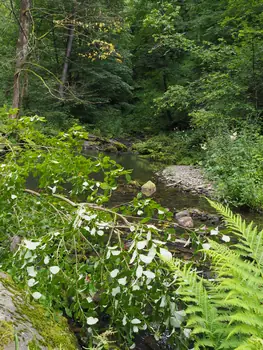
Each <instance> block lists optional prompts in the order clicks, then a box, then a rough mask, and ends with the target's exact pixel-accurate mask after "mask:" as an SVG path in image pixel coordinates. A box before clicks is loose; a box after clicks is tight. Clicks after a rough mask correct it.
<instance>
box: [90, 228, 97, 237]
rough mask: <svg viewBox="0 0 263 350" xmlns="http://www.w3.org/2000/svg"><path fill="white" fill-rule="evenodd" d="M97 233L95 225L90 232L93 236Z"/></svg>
mask: <svg viewBox="0 0 263 350" xmlns="http://www.w3.org/2000/svg"><path fill="white" fill-rule="evenodd" d="M95 233H96V229H95V227H93V228H92V229H91V231H90V234H91V236H95Z"/></svg>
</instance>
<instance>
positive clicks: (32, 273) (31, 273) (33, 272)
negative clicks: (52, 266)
mask: <svg viewBox="0 0 263 350" xmlns="http://www.w3.org/2000/svg"><path fill="white" fill-rule="evenodd" d="M26 269H27V273H28V275H29V276H31V277H36V275H37V272H36V270H35V268H34V266H29V267H27V268H26Z"/></svg>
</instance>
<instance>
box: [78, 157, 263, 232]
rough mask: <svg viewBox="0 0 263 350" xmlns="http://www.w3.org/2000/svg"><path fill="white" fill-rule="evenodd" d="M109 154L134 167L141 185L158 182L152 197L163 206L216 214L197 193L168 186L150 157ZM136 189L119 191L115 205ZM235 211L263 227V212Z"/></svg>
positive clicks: (134, 177)
mask: <svg viewBox="0 0 263 350" xmlns="http://www.w3.org/2000/svg"><path fill="white" fill-rule="evenodd" d="M84 154H86V155H87V156H96V155H97V154H98V153H97V152H96V151H91V150H85V151H84ZM109 156H110V157H111V158H112V159H113V160H115V161H116V162H117V163H119V164H121V165H122V166H123V167H124V168H125V169H132V174H131V176H132V179H133V180H135V181H137V182H139V183H140V184H141V185H142V184H144V183H145V182H147V181H148V180H151V181H153V182H154V183H155V184H156V187H157V191H156V192H155V193H154V195H153V196H152V198H153V199H154V200H156V201H157V202H158V203H160V204H161V205H162V206H164V207H167V208H169V209H170V210H171V211H173V212H178V211H180V210H183V209H187V208H195V209H199V210H200V211H204V212H208V213H211V214H215V210H214V209H213V208H211V206H210V205H209V203H208V202H207V200H206V199H205V198H204V197H202V196H200V195H197V194H192V193H191V192H187V191H182V190H180V189H179V188H175V187H167V186H166V184H165V183H164V182H162V181H161V180H160V179H158V176H157V175H156V174H155V172H154V170H153V169H154V163H153V162H151V161H150V160H148V159H145V158H142V157H141V156H140V155H138V154H135V153H129V152H127V153H119V154H115V153H111V154H109ZM134 195H135V193H134V191H130V192H129V191H127V192H122V191H118V192H117V193H115V194H114V196H113V198H112V203H113V205H118V204H120V203H126V202H128V201H130V200H132V198H133V197H134ZM233 211H234V212H235V213H238V214H240V215H241V216H242V217H243V218H244V219H245V220H247V222H250V221H253V222H254V223H255V224H257V225H258V226H259V227H261V228H263V214H262V213H260V212H256V211H252V210H249V209H236V208H233Z"/></svg>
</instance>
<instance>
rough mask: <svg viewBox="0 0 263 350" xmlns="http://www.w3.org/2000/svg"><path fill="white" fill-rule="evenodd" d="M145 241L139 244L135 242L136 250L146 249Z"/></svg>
mask: <svg viewBox="0 0 263 350" xmlns="http://www.w3.org/2000/svg"><path fill="white" fill-rule="evenodd" d="M147 243H148V242H147V241H140V242H137V248H138V249H140V250H141V249H144V248H145V247H146V245H147Z"/></svg>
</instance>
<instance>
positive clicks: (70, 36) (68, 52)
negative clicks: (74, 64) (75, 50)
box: [59, 24, 75, 99]
mask: <svg viewBox="0 0 263 350" xmlns="http://www.w3.org/2000/svg"><path fill="white" fill-rule="evenodd" d="M74 31H75V26H74V24H70V25H69V27H68V40H67V49H66V55H65V61H64V66H63V71H62V76H61V83H60V86H59V95H60V98H61V99H64V97H65V94H64V92H65V83H66V81H67V76H68V67H69V60H70V56H71V51H72V46H73V40H74Z"/></svg>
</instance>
